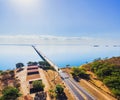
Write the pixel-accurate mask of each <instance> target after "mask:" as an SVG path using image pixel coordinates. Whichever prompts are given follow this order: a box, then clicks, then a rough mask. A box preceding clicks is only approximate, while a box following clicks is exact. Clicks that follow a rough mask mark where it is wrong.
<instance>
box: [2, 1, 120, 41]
mask: <svg viewBox="0 0 120 100" xmlns="http://www.w3.org/2000/svg"><path fill="white" fill-rule="evenodd" d="M21 35H25V37H26V36H28V37H30V38H31V36H32V35H33V36H42V37H44V40H47V38H48V37H49V38H50V39H51V36H53V38H54V36H57V37H58V36H59V37H63V38H66V37H67V38H69V37H71V38H70V40H71V39H73V40H75V39H77V40H78V38H77V37H79V40H81V39H82V40H84V41H86V39H87V40H90V39H91V38H92V39H93V41H94V39H98V41H101V40H100V39H107V41H112V40H113V41H115V43H118V42H119V43H120V40H119V39H120V0H0V39H1V40H0V43H6V41H4V40H5V38H6V40H8V39H10V37H11V36H12V37H14V39H15V38H16V36H17V37H19V36H21ZM43 35H44V36H43ZM45 36H46V38H45ZM23 37H24V36H23ZM74 37H76V38H74ZM26 38H27V37H26ZM53 38H52V39H53ZM83 38H84V39H83ZM14 39H12V40H14ZM23 39H24V38H23ZM12 40H11V39H10V41H12ZM66 40H68V39H66ZM90 41H91V40H90ZM8 42H9V41H8ZM14 42H16V40H15V41H14Z"/></svg>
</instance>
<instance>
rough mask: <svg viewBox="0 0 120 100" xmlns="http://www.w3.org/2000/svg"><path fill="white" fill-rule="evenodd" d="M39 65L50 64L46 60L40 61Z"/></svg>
mask: <svg viewBox="0 0 120 100" xmlns="http://www.w3.org/2000/svg"><path fill="white" fill-rule="evenodd" d="M38 64H39V66H50V65H49V64H48V63H47V62H46V61H39V62H38Z"/></svg>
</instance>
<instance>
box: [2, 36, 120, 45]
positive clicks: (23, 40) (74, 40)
mask: <svg viewBox="0 0 120 100" xmlns="http://www.w3.org/2000/svg"><path fill="white" fill-rule="evenodd" d="M119 43H120V41H119V40H108V39H100V38H93V37H84V36H83V37H63V36H52V35H14V36H13V35H0V44H47V45H48V44H73V45H95V44H98V45H102V44H104V45H114V44H117V45H119Z"/></svg>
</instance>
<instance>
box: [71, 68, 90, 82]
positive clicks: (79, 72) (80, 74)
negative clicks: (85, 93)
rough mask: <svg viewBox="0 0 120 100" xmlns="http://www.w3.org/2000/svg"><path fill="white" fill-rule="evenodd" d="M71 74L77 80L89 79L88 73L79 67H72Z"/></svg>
mask: <svg viewBox="0 0 120 100" xmlns="http://www.w3.org/2000/svg"><path fill="white" fill-rule="evenodd" d="M71 74H72V76H73V78H74V79H75V80H77V81H78V80H79V78H84V79H89V75H88V74H86V72H85V70H84V69H82V68H80V67H73V68H72V73H71Z"/></svg>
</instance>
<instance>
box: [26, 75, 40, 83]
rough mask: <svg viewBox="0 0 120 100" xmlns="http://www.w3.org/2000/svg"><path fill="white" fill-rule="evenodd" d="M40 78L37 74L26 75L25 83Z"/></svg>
mask: <svg viewBox="0 0 120 100" xmlns="http://www.w3.org/2000/svg"><path fill="white" fill-rule="evenodd" d="M37 78H40V75H39V74H33V75H27V81H29V80H32V79H37Z"/></svg>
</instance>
